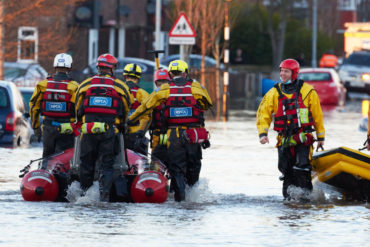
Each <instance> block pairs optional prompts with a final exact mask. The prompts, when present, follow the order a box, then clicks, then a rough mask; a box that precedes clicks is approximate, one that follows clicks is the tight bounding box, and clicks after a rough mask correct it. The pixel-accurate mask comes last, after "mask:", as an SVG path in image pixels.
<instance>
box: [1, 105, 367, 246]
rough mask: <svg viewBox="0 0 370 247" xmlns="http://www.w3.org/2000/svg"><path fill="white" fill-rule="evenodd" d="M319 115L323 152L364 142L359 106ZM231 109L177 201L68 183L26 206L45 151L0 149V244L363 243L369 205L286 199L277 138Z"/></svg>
mask: <svg viewBox="0 0 370 247" xmlns="http://www.w3.org/2000/svg"><path fill="white" fill-rule="evenodd" d="M325 114H326V115H325V127H326V133H327V134H326V143H325V147H326V148H327V149H330V148H334V147H338V146H339V145H343V146H348V147H353V148H356V147H358V146H360V145H361V144H362V139H363V138H364V136H363V133H360V132H358V131H357V127H358V123H359V121H360V119H361V113H360V112H349V111H348V110H347V111H342V112H338V111H336V110H334V111H332V112H330V113H329V114H327V113H325ZM237 115H238V116H233V115H232V116H231V117H230V122H228V123H217V122H211V123H209V124H208V127H209V129H210V131H211V134H212V137H211V142H212V147H211V148H210V149H207V150H205V151H204V153H203V167H202V172H201V179H200V181H199V183H198V184H196V185H195V186H194V188H188V190H187V195H186V201H185V202H182V203H176V202H175V201H174V200H173V194H170V197H169V200H168V201H167V202H165V203H164V204H145V203H144V204H133V203H101V202H99V201H98V199H97V198H98V197H97V196H98V189H97V187H98V186H97V185H96V186H94V187H93V188H92V190H91V193H88V194H87V195H86V196H84V197H81V196H80V195H81V194H80V192H79V191H78V186H76V185H75V187H72V188H71V190H72V192H71V196H73V198H74V200H72V201H73V203H51V202H25V201H23V199H22V197H21V195H20V193H19V183H20V179H19V178H18V174H19V170H20V169H21V168H23V167H24V166H25V165H26V164H27V163H28V161H29V160H30V159H34V158H38V157H40V156H41V147H33V148H29V149H25V148H24V149H22V148H21V149H14V150H7V149H0V165H1V169H0V207H1V210H0V229H1V237H0V245H3V246H24V245H25V243H27V247H33V246H45V245H51V246H89V247H91V246H124V245H128V246H135V247H136V246H161V247H163V246H312V245H318V244H320V246H321V245H324V246H325V245H326V246H329V245H330V246H331V245H333V246H338V245H339V246H366V245H368V243H369V241H370V227H369V220H370V211H369V209H370V207H369V205H368V204H364V203H358V202H346V201H343V200H342V198H341V195H340V193H338V192H336V191H333V190H332V189H331V188H330V187H328V186H326V185H324V184H322V183H319V182H315V185H314V193H313V194H312V195H311V199H312V200H311V202H310V203H305V204H302V203H299V202H296V201H291V202H284V201H283V197H282V195H281V186H282V184H281V181H279V179H278V177H279V175H280V174H279V172H278V169H277V152H276V149H275V148H274V145H275V143H274V137H275V134H274V133H270V140H271V143H270V144H268V145H264V146H262V145H260V144H259V142H258V136H257V132H256V129H255V118H254V117H253V116H250V115H246V114H243V112H238V114H237ZM351 236H355V237H351ZM338 243H339V244H338Z"/></svg>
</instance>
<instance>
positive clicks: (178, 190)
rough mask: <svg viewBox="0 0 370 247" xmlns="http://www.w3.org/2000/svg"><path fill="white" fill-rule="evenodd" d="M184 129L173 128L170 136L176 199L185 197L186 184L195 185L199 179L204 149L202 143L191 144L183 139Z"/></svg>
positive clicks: (169, 145) (170, 165)
mask: <svg viewBox="0 0 370 247" xmlns="http://www.w3.org/2000/svg"><path fill="white" fill-rule="evenodd" d="M183 132H184V130H183V129H179V130H178V135H177V131H176V129H172V130H171V132H170V136H169V138H168V142H169V143H168V148H167V159H168V168H169V173H170V175H171V183H173V187H174V191H175V200H176V201H182V200H184V199H185V186H186V184H187V185H189V186H192V185H194V184H195V183H196V182H197V181H198V180H199V174H200V170H201V166H202V164H201V159H202V149H201V146H200V144H197V143H196V144H189V143H185V142H184V140H182V138H181V136H182V134H183Z"/></svg>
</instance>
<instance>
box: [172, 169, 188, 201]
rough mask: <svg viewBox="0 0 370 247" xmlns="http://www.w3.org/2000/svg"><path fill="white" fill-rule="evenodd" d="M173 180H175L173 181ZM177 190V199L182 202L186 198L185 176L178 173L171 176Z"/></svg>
mask: <svg viewBox="0 0 370 247" xmlns="http://www.w3.org/2000/svg"><path fill="white" fill-rule="evenodd" d="M172 181H173V182H172ZM171 182H172V183H173V187H174V191H175V201H177V202H181V201H184V200H185V178H184V176H183V175H181V174H178V175H176V176H173V177H171Z"/></svg>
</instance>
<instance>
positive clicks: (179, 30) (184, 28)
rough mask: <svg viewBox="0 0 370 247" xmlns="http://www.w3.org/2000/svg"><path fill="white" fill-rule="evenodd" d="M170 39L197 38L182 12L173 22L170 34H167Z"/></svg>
mask: <svg viewBox="0 0 370 247" xmlns="http://www.w3.org/2000/svg"><path fill="white" fill-rule="evenodd" d="M168 36H170V37H195V36H197V35H196V33H195V31H194V29H193V27H192V26H191V24H190V22H189V20H188V18H187V17H186V15H185V13H184V12H181V13H180V16H179V17H178V18H177V20H176V21H175V24H174V25H173V26H172V28H171V30H170V32H169V33H168Z"/></svg>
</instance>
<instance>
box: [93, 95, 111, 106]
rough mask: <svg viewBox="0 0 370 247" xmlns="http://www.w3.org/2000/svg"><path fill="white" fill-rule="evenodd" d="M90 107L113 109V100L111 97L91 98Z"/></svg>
mask: <svg viewBox="0 0 370 247" xmlns="http://www.w3.org/2000/svg"><path fill="white" fill-rule="evenodd" d="M90 106H104V107H111V106H112V99H111V98H109V97H91V98H90Z"/></svg>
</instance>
